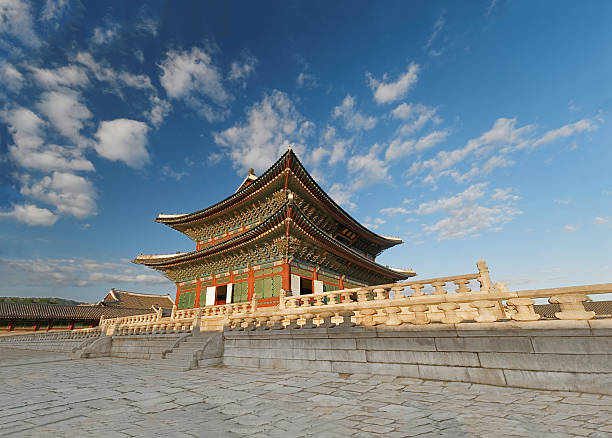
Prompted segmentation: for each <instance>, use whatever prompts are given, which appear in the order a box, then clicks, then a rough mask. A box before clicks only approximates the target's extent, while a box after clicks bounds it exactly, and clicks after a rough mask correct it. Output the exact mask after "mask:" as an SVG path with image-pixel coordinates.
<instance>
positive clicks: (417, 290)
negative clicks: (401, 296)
mask: <svg viewBox="0 0 612 438" xmlns="http://www.w3.org/2000/svg"><path fill="white" fill-rule="evenodd" d="M410 289H412V290H413V292H412V295H410V296H411V297H422V296H423V295H425V292H423V285H422V284H411V285H410Z"/></svg>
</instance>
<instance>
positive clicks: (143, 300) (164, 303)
mask: <svg viewBox="0 0 612 438" xmlns="http://www.w3.org/2000/svg"><path fill="white" fill-rule="evenodd" d="M100 304H101V305H102V306H105V307H116V308H118V307H126V308H130V309H147V310H148V311H151V306H155V307H163V308H164V309H172V306H173V305H174V302H173V301H172V298H170V296H169V295H154V294H141V293H137V292H127V291H124V290H117V289H111V291H110V292H109V293H108V295H107V296H106V298H104V300H103V301H101V302H100Z"/></svg>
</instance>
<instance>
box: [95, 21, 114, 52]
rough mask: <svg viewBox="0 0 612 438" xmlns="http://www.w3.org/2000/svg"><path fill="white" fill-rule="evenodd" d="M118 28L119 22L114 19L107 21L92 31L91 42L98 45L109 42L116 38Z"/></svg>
mask: <svg viewBox="0 0 612 438" xmlns="http://www.w3.org/2000/svg"><path fill="white" fill-rule="evenodd" d="M119 29H120V26H119V23H117V22H115V21H111V22H108V23H107V24H106V26H105V27H102V26H98V27H96V28H95V29H94V31H93V36H92V37H91V42H92V43H93V44H95V45H98V46H100V45H103V44H109V43H111V42H113V41H114V40H115V39H116V38H117V36H118V35H119Z"/></svg>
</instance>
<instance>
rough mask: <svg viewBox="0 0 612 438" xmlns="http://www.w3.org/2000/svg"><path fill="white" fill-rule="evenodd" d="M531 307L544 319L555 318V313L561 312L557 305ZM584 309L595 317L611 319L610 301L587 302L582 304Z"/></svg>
mask: <svg viewBox="0 0 612 438" xmlns="http://www.w3.org/2000/svg"><path fill="white" fill-rule="evenodd" d="M533 307H534V309H535V311H536V313H538V314H540V315H542V316H543V317H544V318H555V312H559V311H561V308H560V307H559V305H558V304H536V305H535V306H533ZM584 308H585V309H586V311H587V312H595V315H597V316H608V317H612V301H588V302H586V303H584Z"/></svg>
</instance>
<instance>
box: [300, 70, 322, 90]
mask: <svg viewBox="0 0 612 438" xmlns="http://www.w3.org/2000/svg"><path fill="white" fill-rule="evenodd" d="M295 85H296V86H297V87H298V88H317V87H318V86H319V82H318V80H317V77H316V76H315V75H313V74H312V73H307V72H304V71H303V72H300V74H299V75H298V77H297V79H296V80H295Z"/></svg>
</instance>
